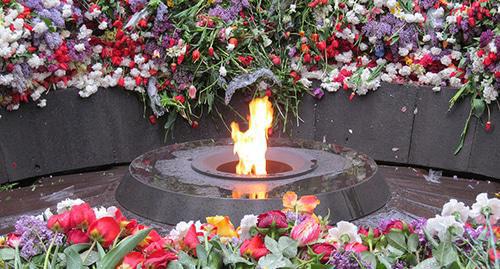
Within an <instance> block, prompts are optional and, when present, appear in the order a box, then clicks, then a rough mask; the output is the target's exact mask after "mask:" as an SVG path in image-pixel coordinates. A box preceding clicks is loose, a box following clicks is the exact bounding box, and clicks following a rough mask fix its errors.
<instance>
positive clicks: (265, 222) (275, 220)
mask: <svg viewBox="0 0 500 269" xmlns="http://www.w3.org/2000/svg"><path fill="white" fill-rule="evenodd" d="M257 221H258V222H257V227H259V228H287V227H288V222H287V221H286V215H285V213H283V212H281V211H280V210H272V211H268V212H266V213H262V214H260V215H259V216H258V217H257Z"/></svg>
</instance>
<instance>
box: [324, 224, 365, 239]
mask: <svg viewBox="0 0 500 269" xmlns="http://www.w3.org/2000/svg"><path fill="white" fill-rule="evenodd" d="M327 240H330V241H333V242H342V243H352V242H358V243H361V237H360V236H359V234H358V227H357V226H356V225H354V224H352V223H350V222H347V221H340V222H338V223H337V226H336V227H334V228H331V229H330V230H328V236H327Z"/></svg>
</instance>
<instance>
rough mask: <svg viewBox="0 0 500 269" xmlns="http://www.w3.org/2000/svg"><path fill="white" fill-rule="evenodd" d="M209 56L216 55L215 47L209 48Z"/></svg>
mask: <svg viewBox="0 0 500 269" xmlns="http://www.w3.org/2000/svg"><path fill="white" fill-rule="evenodd" d="M208 56H210V57H214V48H212V47H210V48H208Z"/></svg>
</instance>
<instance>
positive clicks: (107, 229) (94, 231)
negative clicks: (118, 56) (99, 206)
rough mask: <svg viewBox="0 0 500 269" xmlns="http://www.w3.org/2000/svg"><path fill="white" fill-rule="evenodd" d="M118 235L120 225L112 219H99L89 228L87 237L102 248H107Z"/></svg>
mask: <svg viewBox="0 0 500 269" xmlns="http://www.w3.org/2000/svg"><path fill="white" fill-rule="evenodd" d="M119 234H120V225H119V224H118V223H117V222H116V220H115V219H114V218H112V217H104V218H100V219H98V220H96V221H94V223H92V224H91V225H90V227H89V231H88V235H89V237H90V238H91V239H92V240H95V241H97V242H99V243H101V245H102V246H103V247H108V246H109V245H111V244H112V243H113V241H114V240H115V239H116V237H117V236H118V235H119Z"/></svg>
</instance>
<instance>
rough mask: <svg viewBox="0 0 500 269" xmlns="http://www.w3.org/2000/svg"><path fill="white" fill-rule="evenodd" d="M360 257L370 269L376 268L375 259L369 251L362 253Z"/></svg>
mask: <svg viewBox="0 0 500 269" xmlns="http://www.w3.org/2000/svg"><path fill="white" fill-rule="evenodd" d="M360 255H361V260H362V261H363V262H365V263H367V264H369V265H370V267H371V268H376V267H377V257H376V256H375V255H374V254H373V253H371V252H369V251H363V252H361V254H360Z"/></svg>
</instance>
